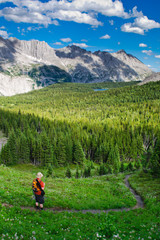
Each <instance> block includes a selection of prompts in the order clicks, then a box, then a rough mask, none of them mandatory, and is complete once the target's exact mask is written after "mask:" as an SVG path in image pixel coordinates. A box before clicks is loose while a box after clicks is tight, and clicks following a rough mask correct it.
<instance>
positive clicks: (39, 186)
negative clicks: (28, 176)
mask: <svg viewBox="0 0 160 240" xmlns="http://www.w3.org/2000/svg"><path fill="white" fill-rule="evenodd" d="M42 177H43V174H42V173H41V172H39V173H37V178H36V179H34V180H33V182H32V190H33V192H34V195H35V200H36V206H35V207H36V209H40V210H43V204H44V194H45V192H44V187H45V183H44V182H42V180H41V178H42Z"/></svg>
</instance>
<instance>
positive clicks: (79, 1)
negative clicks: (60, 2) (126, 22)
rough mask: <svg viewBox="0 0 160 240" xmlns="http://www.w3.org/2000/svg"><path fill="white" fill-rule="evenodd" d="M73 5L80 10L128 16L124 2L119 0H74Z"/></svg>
mask: <svg viewBox="0 0 160 240" xmlns="http://www.w3.org/2000/svg"><path fill="white" fill-rule="evenodd" d="M71 6H72V7H73V8H75V9H77V10H80V11H95V12H97V13H101V14H102V15H105V16H110V17H111V16H116V17H122V18H128V17H129V14H128V13H126V12H125V10H124V7H123V3H122V2H121V1H119V0H115V1H112V0H100V1H99V0H73V1H72V3H71Z"/></svg>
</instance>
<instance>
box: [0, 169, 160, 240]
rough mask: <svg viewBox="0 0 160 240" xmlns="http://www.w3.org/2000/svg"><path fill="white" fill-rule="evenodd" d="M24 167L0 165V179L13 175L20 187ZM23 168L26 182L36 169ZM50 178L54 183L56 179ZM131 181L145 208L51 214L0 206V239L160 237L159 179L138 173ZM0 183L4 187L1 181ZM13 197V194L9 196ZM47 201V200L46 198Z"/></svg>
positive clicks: (113, 179) (132, 239)
mask: <svg viewBox="0 0 160 240" xmlns="http://www.w3.org/2000/svg"><path fill="white" fill-rule="evenodd" d="M23 167H24V166H22V167H21V170H18V168H19V167H17V169H13V168H5V167H1V172H0V175H1V179H2V178H3V177H4V176H5V177H6V176H7V172H8V179H9V178H10V177H12V178H11V179H10V182H13V183H16V184H17V186H20V184H19V185H18V181H20V178H21V177H22V175H23V170H24V169H23ZM25 168H26V176H27V178H25V179H26V182H28V180H29V178H30V177H32V176H33V174H34V171H35V170H36V168H35V167H34V168H33V169H32V170H31V173H29V169H30V166H25ZM104 179H105V178H104V177H102V178H101V182H102V185H103V180H104ZM117 179H119V180H120V179H122V176H119V175H118V177H115V176H114V175H112V176H109V177H108V178H106V179H105V180H108V181H109V182H110V183H112V185H114V183H115V182H117ZM45 180H47V179H45ZM59 180H61V181H62V182H63V183H64V184H65V185H66V184H67V183H69V182H70V181H71V180H68V179H59ZM95 180H96V179H95ZM52 181H53V182H54V181H55V179H53V180H52ZM87 181H90V179H87ZM92 181H93V179H92ZM7 182H8V181H7ZM4 183H5V181H4ZM13 183H11V184H12V185H14V184H13ZM130 183H131V184H132V185H133V187H134V188H135V189H136V191H138V192H140V193H141V194H142V197H143V199H144V201H145V204H146V207H145V209H137V210H132V211H129V212H110V213H108V214H107V215H106V214H105V213H101V214H95V215H94V214H91V213H87V214H82V213H81V212H79V213H67V212H62V213H55V214H53V213H52V212H49V211H44V212H35V211H30V210H21V209H20V208H19V207H13V208H6V207H2V206H1V205H0V222H1V225H0V239H7V240H8V239H34V240H36V239H39V240H49V239H54V240H61V239H67V240H75V239H77V240H78V239H83V240H87V239H89V240H97V239H103V240H105V239H122V240H135V239H141V240H142V239H144V240H148V239H155V240H158V239H160V234H159V233H160V202H159V196H160V194H159V189H160V180H159V179H157V178H154V177H153V176H152V175H150V174H144V173H140V172H139V173H135V174H133V176H132V177H131V178H130ZM1 186H3V183H2V182H1ZM67 186H68V184H67ZM99 187H100V186H98V188H99ZM100 189H101V188H100ZM72 190H73V189H72ZM19 191H20V193H22V191H21V188H19ZM5 195H6V191H5ZM120 195H121V193H120ZM13 196H14V194H13V193H12V194H11V197H13ZM4 200H6V199H5V198H4V195H1V202H4ZM47 201H48V199H46V202H47Z"/></svg>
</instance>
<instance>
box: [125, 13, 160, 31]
mask: <svg viewBox="0 0 160 240" xmlns="http://www.w3.org/2000/svg"><path fill="white" fill-rule="evenodd" d="M153 28H160V23H158V22H155V21H154V20H150V19H148V17H147V16H139V17H137V18H136V19H135V20H134V22H133V23H125V24H124V25H122V26H121V30H122V31H123V32H132V33H137V34H141V35H144V33H145V32H147V31H148V30H150V29H153Z"/></svg>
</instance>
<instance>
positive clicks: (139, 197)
mask: <svg viewBox="0 0 160 240" xmlns="http://www.w3.org/2000/svg"><path fill="white" fill-rule="evenodd" d="M130 176H131V175H126V176H125V179H124V182H125V185H126V187H127V188H129V190H130V191H131V193H132V194H133V195H134V197H135V199H136V201H137V204H136V205H135V206H134V207H130V208H119V209H114V208H113V209H107V210H96V209H95V210H92V209H88V210H74V209H62V208H60V207H54V208H45V210H49V211H51V212H54V213H57V212H69V213H78V212H81V213H84V214H85V213H92V214H97V213H108V212H123V211H125V212H128V211H131V210H134V209H138V208H144V202H143V200H142V198H141V196H139V195H138V194H137V193H136V192H135V190H134V189H133V188H132V187H131V186H130V184H129V181H128V179H129V177H130ZM2 206H4V207H13V205H10V204H6V203H2ZM20 208H21V209H29V210H31V211H39V210H37V209H35V208H34V207H25V206H21V207H20Z"/></svg>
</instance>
